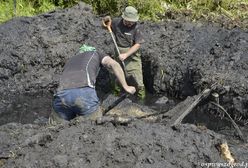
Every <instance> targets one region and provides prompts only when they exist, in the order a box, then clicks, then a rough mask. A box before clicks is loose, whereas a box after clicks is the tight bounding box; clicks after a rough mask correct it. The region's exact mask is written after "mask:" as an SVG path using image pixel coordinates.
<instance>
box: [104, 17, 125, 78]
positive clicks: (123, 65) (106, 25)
mask: <svg viewBox="0 0 248 168" xmlns="http://www.w3.org/2000/svg"><path fill="white" fill-rule="evenodd" d="M102 24H103V26H104V27H106V28H107V29H108V31H109V33H110V34H111V37H112V40H113V42H114V44H115V48H116V50H117V52H118V55H120V54H121V53H120V50H119V48H118V46H117V43H116V40H115V37H114V33H113V31H112V29H111V27H110V26H111V21H109V22H108V24H106V23H105V22H104V21H102ZM121 64H122V68H123V71H124V73H125V76H127V72H126V65H125V63H124V61H121Z"/></svg>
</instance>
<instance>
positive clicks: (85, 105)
mask: <svg viewBox="0 0 248 168" xmlns="http://www.w3.org/2000/svg"><path fill="white" fill-rule="evenodd" d="M98 107H99V99H98V97H97V94H96V91H95V89H93V88H90V87H83V88H74V89H66V90H62V91H59V92H58V93H57V94H55V95H54V100H53V109H54V111H55V112H56V113H58V115H59V116H60V117H61V118H63V119H65V120H71V119H73V118H75V117H76V116H79V115H80V116H84V115H90V114H92V113H93V112H95V111H96V110H97V109H98Z"/></svg>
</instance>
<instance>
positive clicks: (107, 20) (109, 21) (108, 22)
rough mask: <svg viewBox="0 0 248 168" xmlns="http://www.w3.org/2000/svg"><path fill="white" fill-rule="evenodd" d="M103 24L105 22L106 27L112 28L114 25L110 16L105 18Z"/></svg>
mask: <svg viewBox="0 0 248 168" xmlns="http://www.w3.org/2000/svg"><path fill="white" fill-rule="evenodd" d="M102 22H103V26H104V27H110V26H111V23H112V20H111V17H110V16H105V17H104V18H103V20H102Z"/></svg>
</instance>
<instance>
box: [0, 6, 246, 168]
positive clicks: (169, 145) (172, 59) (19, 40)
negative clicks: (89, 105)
mask: <svg viewBox="0 0 248 168" xmlns="http://www.w3.org/2000/svg"><path fill="white" fill-rule="evenodd" d="M141 25H142V27H143V29H144V33H145V37H146V41H147V42H146V43H145V45H144V46H143V48H142V54H143V57H142V58H143V66H144V67H143V71H144V76H145V79H144V80H145V85H146V87H147V90H148V91H149V93H150V94H152V95H153V96H155V95H156V96H158V97H161V96H165V97H168V98H169V101H168V103H166V104H163V105H161V106H160V108H157V110H158V111H163V110H166V111H167V110H169V109H171V108H173V106H175V105H176V104H177V101H174V99H176V100H179V101H182V100H184V99H185V98H186V97H187V96H193V95H195V94H198V93H200V92H201V91H203V90H204V89H205V88H208V87H210V85H212V84H213V83H217V87H216V88H215V89H214V90H213V92H216V93H218V94H219V96H220V100H219V102H220V105H222V106H223V107H224V108H225V109H226V110H227V111H228V112H229V113H230V115H231V116H232V117H233V118H234V119H235V121H236V122H237V123H238V124H239V127H240V128H241V130H242V132H243V133H244V135H245V137H246V140H247V119H248V113H247V109H248V106H247V99H248V94H247V93H248V92H247V87H248V85H247V68H248V60H247V59H248V57H247V53H248V47H247V46H248V32H247V30H241V29H239V28H234V29H231V30H228V29H225V28H223V27H221V26H220V25H216V24H213V23H190V22H184V21H166V22H163V23H148V22H142V23H141ZM87 42H91V43H93V44H95V45H96V46H98V47H99V50H105V51H106V52H107V53H110V54H111V53H113V48H114V46H113V43H112V41H111V37H110V35H109V34H108V32H107V31H106V30H104V29H103V28H102V27H101V18H100V17H98V16H95V15H93V14H92V12H91V9H90V7H89V6H87V5H84V4H80V5H77V6H75V7H73V8H71V9H66V10H58V11H54V12H51V13H47V14H42V15H39V16H36V17H32V18H27V17H22V18H15V19H13V20H11V21H9V22H7V23H4V24H2V25H0V51H1V52H0V55H1V56H0V61H1V63H0V83H1V86H2V87H1V88H0V95H1V100H0V115H1V125H2V126H0V166H2V167H6V168H14V167H18V168H19V167H32V168H33V167H75V168H76V167H94V168H96V167H147V168H148V167H149V168H150V167H171V168H173V167H207V165H206V164H204V163H220V162H224V163H226V162H227V161H226V160H225V159H223V157H221V155H220V151H219V150H218V146H219V144H220V143H222V142H225V141H227V142H228V145H229V147H230V150H231V152H232V154H233V156H234V158H235V159H236V162H237V163H248V159H247V158H248V157H247V156H248V152H247V151H248V150H247V148H248V145H247V143H246V142H241V141H239V140H238V139H237V137H236V136H235V130H234V128H233V127H232V126H231V125H230V121H229V120H228V119H227V118H226V117H225V116H224V117H223V115H222V114H221V113H220V112H219V111H218V109H216V108H214V107H210V105H209V103H208V102H209V101H210V100H209V99H207V100H204V101H203V102H201V103H200V104H199V105H198V106H197V107H196V108H194V110H193V111H192V112H191V113H190V114H189V115H188V116H187V117H186V118H185V120H184V121H183V122H184V123H186V124H182V125H181V126H179V128H178V129H177V130H173V129H171V128H170V127H169V126H168V125H167V124H166V119H165V118H160V119H159V120H158V121H157V122H150V121H147V120H137V121H134V122H131V123H130V124H126V125H118V124H113V123H105V124H102V125H96V124H95V123H92V122H90V121H82V120H79V119H78V120H74V121H71V122H70V123H65V124H62V125H57V126H47V125H40V124H35V122H34V120H36V119H37V118H38V119H40V118H41V119H42V117H45V118H46V117H47V116H48V115H49V113H50V110H51V104H50V102H51V98H52V94H53V93H54V91H55V89H56V87H57V84H58V75H59V74H60V72H61V70H62V67H63V65H64V63H65V60H67V59H68V58H69V57H70V55H72V54H73V53H75V52H76V51H77V49H78V48H79V46H80V45H81V44H82V43H87ZM106 76H107V72H106V70H104V71H103V72H101V74H100V75H99V78H101V79H102V80H101V83H98V87H97V90H98V92H99V94H100V93H101V95H102V98H106V94H108V93H109V91H110V90H109V87H108V86H109V85H108V84H109V79H108V78H105V77H106ZM111 100H113V97H111V95H110V97H109V98H108V99H103V105H105V106H106V105H108V104H109V102H111ZM152 103H153V102H152ZM151 105H152V104H151ZM121 107H136V109H137V110H141V111H143V112H145V113H149V112H154V111H153V110H151V108H152V106H149V107H147V106H139V105H137V104H135V103H132V102H131V101H130V100H129V99H126V100H125V101H123V102H122V103H121V104H119V105H118V107H116V108H117V109H122V108H121ZM124 109H125V108H124ZM123 111H124V110H123ZM34 114H35V115H34ZM24 119H26V120H24ZM28 121H30V123H32V124H28V123H29V122H28ZM10 122H12V123H10ZM18 122H21V123H23V124H21V123H18ZM25 123H26V124H25ZM187 123H194V124H195V125H192V124H187ZM206 127H207V128H210V129H211V130H209V129H207V128H206ZM215 167H216V166H215ZM243 167H244V166H243Z"/></svg>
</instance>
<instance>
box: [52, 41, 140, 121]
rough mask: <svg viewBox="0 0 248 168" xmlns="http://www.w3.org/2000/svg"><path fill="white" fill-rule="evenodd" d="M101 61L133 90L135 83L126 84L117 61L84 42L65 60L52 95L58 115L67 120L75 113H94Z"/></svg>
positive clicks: (82, 114) (129, 90)
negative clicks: (56, 87) (131, 84)
mask: <svg viewBox="0 0 248 168" xmlns="http://www.w3.org/2000/svg"><path fill="white" fill-rule="evenodd" d="M101 65H103V66H106V67H107V68H110V69H112V71H113V72H114V74H115V76H116V77H117V79H118V80H119V82H120V84H121V86H122V87H123V89H124V90H125V91H126V92H128V93H130V94H134V93H135V91H136V90H135V87H133V86H128V85H127V83H126V80H125V76H124V72H123V70H122V68H121V66H120V65H119V63H117V62H116V61H115V60H113V59H112V58H111V57H110V56H107V55H106V54H103V53H100V52H97V51H96V49H95V48H94V47H92V46H88V45H83V46H82V47H81V48H80V52H79V53H78V54H76V55H75V56H73V57H71V58H70V59H69V60H68V62H67V63H66V64H65V66H64V70H63V73H62V75H61V78H60V83H59V88H58V92H57V93H56V94H55V95H54V101H53V108H54V111H55V112H56V113H57V114H58V115H59V116H60V118H62V119H64V120H68V121H69V120H71V119H73V118H75V117H76V116H90V115H92V114H94V113H96V111H97V110H98V107H99V99H98V97H97V94H96V90H95V83H96V78H97V75H98V72H99V70H100V66H101Z"/></svg>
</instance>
